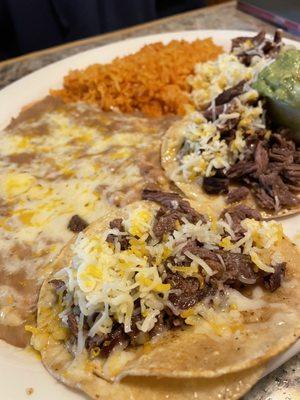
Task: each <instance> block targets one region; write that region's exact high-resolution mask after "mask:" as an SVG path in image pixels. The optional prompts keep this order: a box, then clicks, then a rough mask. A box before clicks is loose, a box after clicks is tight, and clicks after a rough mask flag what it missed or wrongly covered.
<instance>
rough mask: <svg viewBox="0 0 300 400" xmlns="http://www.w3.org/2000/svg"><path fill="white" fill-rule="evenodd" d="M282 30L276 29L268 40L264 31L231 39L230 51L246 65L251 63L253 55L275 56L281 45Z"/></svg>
mask: <svg viewBox="0 0 300 400" xmlns="http://www.w3.org/2000/svg"><path fill="white" fill-rule="evenodd" d="M281 32H282V31H281V30H279V29H277V30H276V32H275V35H274V38H273V41H270V40H269V39H267V38H266V33H265V32H264V31H261V32H259V33H258V34H257V35H256V36H254V37H244V36H241V37H237V38H234V39H233V40H232V46H231V51H232V52H233V54H235V55H236V56H237V57H238V58H239V60H240V61H241V62H242V63H243V64H245V65H246V66H249V65H251V62H252V59H253V58H254V57H271V58H272V57H275V56H276V55H277V54H278V52H279V51H280V49H281V46H282V42H281V39H282V33H281Z"/></svg>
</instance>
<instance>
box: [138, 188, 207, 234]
mask: <svg viewBox="0 0 300 400" xmlns="http://www.w3.org/2000/svg"><path fill="white" fill-rule="evenodd" d="M142 199H143V200H150V201H154V202H156V203H158V204H160V206H161V208H160V209H159V211H158V212H157V215H156V218H155V223H154V226H153V232H154V234H155V236H156V237H157V238H158V239H159V240H162V238H163V235H164V234H167V233H168V234H172V233H173V232H174V230H175V228H176V224H177V223H178V222H179V223H180V222H181V221H182V218H183V217H185V218H186V219H187V220H188V221H189V222H191V223H193V224H195V223H197V222H198V221H200V220H201V221H202V222H204V221H205V217H204V216H203V215H201V214H199V213H198V212H197V211H196V210H195V209H193V208H192V207H191V206H190V203H189V202H188V201H186V200H184V199H182V197H180V196H179V194H177V193H169V192H160V191H159V190H149V189H144V191H143V193H142Z"/></svg>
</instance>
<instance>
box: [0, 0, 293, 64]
mask: <svg viewBox="0 0 300 400" xmlns="http://www.w3.org/2000/svg"><path fill="white" fill-rule="evenodd" d="M299 1H300V0H299ZM219 2H221V0H0V60H5V59H8V58H11V57H16V56H19V55H22V54H25V53H29V52H32V51H36V50H40V49H44V48H48V47H51V46H56V45H59V44H63V43H67V42H69V41H73V40H77V39H83V38H87V37H90V36H94V35H98V34H100V33H104V32H110V31H113V30H116V29H120V28H125V27H129V26H132V25H136V24H140V23H143V22H147V21H151V20H154V19H157V18H162V17H166V16H169V15H173V14H176V13H180V12H184V11H189V10H193V9H196V8H200V7H204V6H206V5H211V4H215V3H219Z"/></svg>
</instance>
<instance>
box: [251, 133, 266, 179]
mask: <svg viewBox="0 0 300 400" xmlns="http://www.w3.org/2000/svg"><path fill="white" fill-rule="evenodd" d="M254 161H255V164H256V168H257V174H262V173H265V172H266V170H267V168H268V164H269V156H268V151H267V150H266V148H265V146H264V144H263V142H262V141H259V142H258V143H257V146H256V149H255V152H254Z"/></svg>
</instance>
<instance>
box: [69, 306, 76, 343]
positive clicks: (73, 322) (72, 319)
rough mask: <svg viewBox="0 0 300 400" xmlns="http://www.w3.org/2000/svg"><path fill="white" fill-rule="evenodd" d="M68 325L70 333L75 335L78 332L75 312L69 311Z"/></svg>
mask: <svg viewBox="0 0 300 400" xmlns="http://www.w3.org/2000/svg"><path fill="white" fill-rule="evenodd" d="M68 327H69V329H70V331H71V332H72V334H73V335H74V336H76V337H77V334H78V321H77V316H76V315H75V313H73V312H71V313H70V314H69V315H68Z"/></svg>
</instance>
